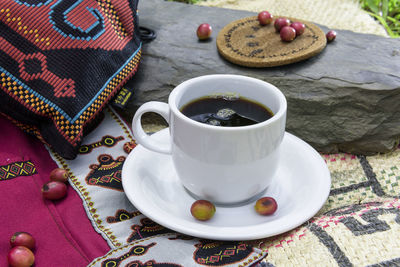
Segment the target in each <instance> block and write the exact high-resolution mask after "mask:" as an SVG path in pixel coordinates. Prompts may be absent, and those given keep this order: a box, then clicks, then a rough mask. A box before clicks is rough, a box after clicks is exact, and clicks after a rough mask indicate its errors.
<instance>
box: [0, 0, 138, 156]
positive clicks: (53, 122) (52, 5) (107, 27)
mask: <svg viewBox="0 0 400 267" xmlns="http://www.w3.org/2000/svg"><path fill="white" fill-rule="evenodd" d="M136 8H137V0H133V1H128V0H97V1H96V0H78V1H50V0H41V1H32V0H26V1H24V0H3V1H1V3H0V112H1V113H4V114H5V115H7V117H11V118H12V120H13V121H14V122H15V123H16V124H17V125H18V126H20V127H21V128H22V129H24V130H27V131H28V132H30V133H34V134H35V135H37V136H39V137H40V138H41V140H44V141H45V142H46V143H47V144H49V145H50V146H52V147H53V149H54V150H55V151H57V152H58V153H59V154H60V155H61V156H63V157H65V158H69V159H71V158H74V157H75V156H76V154H77V152H78V149H79V145H80V143H81V141H82V137H83V135H84V134H85V133H86V132H87V131H90V130H91V128H92V127H93V126H94V125H95V124H97V123H98V121H99V116H98V114H99V112H100V111H101V110H102V109H103V107H104V106H105V105H106V104H107V102H109V101H110V99H111V98H112V97H113V96H114V95H115V94H116V92H118V90H119V89H120V88H121V86H122V85H123V84H124V83H125V81H126V80H127V79H129V78H130V77H131V76H132V75H133V74H134V73H135V72H136V70H137V67H138V64H139V59H140V56H141V41H140V38H139V36H140V34H139V27H138V24H137V15H136Z"/></svg>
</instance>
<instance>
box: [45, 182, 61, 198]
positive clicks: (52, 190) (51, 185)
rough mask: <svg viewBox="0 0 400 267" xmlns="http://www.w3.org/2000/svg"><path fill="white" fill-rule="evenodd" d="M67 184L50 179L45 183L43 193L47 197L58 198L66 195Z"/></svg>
mask: <svg viewBox="0 0 400 267" xmlns="http://www.w3.org/2000/svg"><path fill="white" fill-rule="evenodd" d="M66 194H67V186H66V185H65V183H63V182H58V181H50V182H47V183H45V184H44V185H43V187H42V195H43V197H44V198H46V199H51V200H56V199H61V198H63V197H65V195H66Z"/></svg>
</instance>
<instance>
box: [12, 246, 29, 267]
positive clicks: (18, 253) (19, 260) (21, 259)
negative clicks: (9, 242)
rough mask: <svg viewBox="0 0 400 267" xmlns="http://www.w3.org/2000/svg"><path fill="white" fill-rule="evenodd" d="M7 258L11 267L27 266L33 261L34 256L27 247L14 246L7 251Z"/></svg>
mask: <svg viewBox="0 0 400 267" xmlns="http://www.w3.org/2000/svg"><path fill="white" fill-rule="evenodd" d="M7 260H8V264H9V265H10V266H12V267H28V266H32V265H33V263H34V262H35V256H34V255H33V252H32V251H31V250H30V249H29V248H27V247H23V246H16V247H13V248H12V249H11V250H10V251H9V252H8V255H7Z"/></svg>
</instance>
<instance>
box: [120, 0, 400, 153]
mask: <svg viewBox="0 0 400 267" xmlns="http://www.w3.org/2000/svg"><path fill="white" fill-rule="evenodd" d="M139 14H140V15H139V16H140V24H141V26H146V27H149V28H151V29H154V30H155V31H156V32H157V39H156V40H155V41H153V42H151V43H148V44H144V46H143V58H142V63H141V66H140V68H139V72H138V73H137V75H136V76H135V77H134V79H133V81H132V82H130V83H129V85H128V86H132V87H133V88H134V90H135V93H134V97H133V99H131V101H130V103H129V104H128V106H127V109H126V110H125V111H123V113H124V116H125V117H126V118H127V119H128V120H130V119H131V118H132V116H133V114H134V112H135V110H136V109H137V108H138V107H139V106H140V105H141V104H143V103H144V102H147V101H150V100H159V101H165V102H166V101H167V97H168V94H169V92H170V91H171V90H172V89H173V88H174V87H175V86H176V85H178V84H180V83H181V82H183V81H185V80H187V79H190V78H193V77H196V76H201V75H206V74H216V73H229V74H241V75H247V76H251V77H255V78H258V79H261V80H264V81H267V82H270V83H272V84H274V85H275V86H277V87H278V88H280V89H281V90H282V91H283V93H284V94H285V95H286V97H287V100H288V117H287V131H288V132H291V133H293V134H295V135H296V136H298V137H300V138H302V139H303V140H305V141H307V142H308V143H310V144H311V145H312V146H313V147H315V148H316V149H317V150H319V151H321V152H326V153H330V152H338V151H344V152H349V153H356V154H359V153H360V154H371V153H376V152H387V151H390V150H391V149H393V148H395V146H396V144H397V143H398V141H399V139H400V39H389V38H384V37H379V36H375V35H369V34H358V33H354V32H351V31H343V30H337V33H338V36H337V38H336V40H335V41H334V42H333V43H331V44H328V45H327V47H326V48H325V49H324V50H323V51H322V53H320V54H319V55H317V56H315V57H313V58H311V59H308V60H305V61H302V62H299V63H295V64H291V65H287V66H281V67H274V68H262V69H256V68H246V67H240V66H237V65H234V64H232V63H230V62H228V61H226V60H225V59H224V58H222V57H221V56H220V55H219V54H218V52H217V48H216V43H215V40H216V36H217V34H218V32H219V31H220V30H221V29H222V28H223V27H224V26H225V25H226V24H228V23H229V22H231V21H234V20H237V19H240V18H243V17H247V16H253V15H255V13H253V12H247V11H238V10H229V9H222V8H211V7H202V6H194V5H186V4H181V3H176V2H166V1H162V0H145V1H141V2H140V4H139ZM203 22H207V23H209V24H211V25H212V26H213V30H214V32H213V35H212V37H213V38H212V40H210V41H208V42H199V41H198V40H197V37H196V34H195V32H196V29H197V26H198V25H199V24H200V23H203ZM320 27H321V28H322V29H323V30H324V31H325V32H327V31H328V29H327V28H326V27H323V26H320Z"/></svg>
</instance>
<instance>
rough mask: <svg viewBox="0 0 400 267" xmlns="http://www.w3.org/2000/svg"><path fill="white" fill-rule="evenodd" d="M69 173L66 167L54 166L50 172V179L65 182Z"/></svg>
mask: <svg viewBox="0 0 400 267" xmlns="http://www.w3.org/2000/svg"><path fill="white" fill-rule="evenodd" d="M68 178H69V173H68V171H67V170H66V169H61V168H56V169H54V170H52V171H51V172H50V181H59V182H63V183H65V182H67V181H68Z"/></svg>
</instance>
